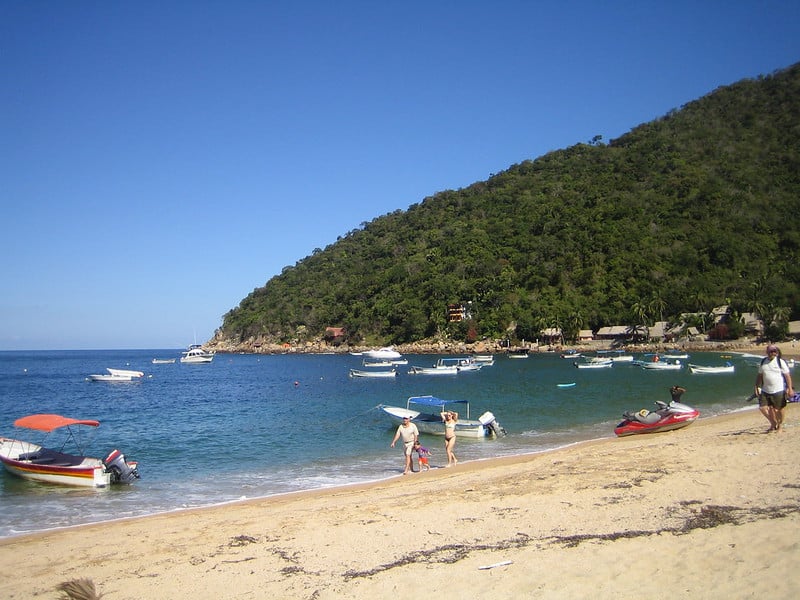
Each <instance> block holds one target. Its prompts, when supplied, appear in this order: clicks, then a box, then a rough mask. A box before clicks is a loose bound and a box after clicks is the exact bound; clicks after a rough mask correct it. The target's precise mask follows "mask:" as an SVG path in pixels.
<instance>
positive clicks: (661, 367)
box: [640, 360, 683, 371]
mask: <svg viewBox="0 0 800 600" xmlns="http://www.w3.org/2000/svg"><path fill="white" fill-rule="evenodd" d="M640 365H641V367H642V368H643V369H648V370H651V371H680V370H681V369H682V368H683V364H682V363H681V361H679V360H675V361H672V360H653V361H649V362H643V363H640Z"/></svg>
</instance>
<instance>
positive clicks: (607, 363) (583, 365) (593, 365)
mask: <svg viewBox="0 0 800 600" xmlns="http://www.w3.org/2000/svg"><path fill="white" fill-rule="evenodd" d="M572 364H574V365H575V367H577V368H578V369H610V368H611V367H613V366H614V361H613V360H611V359H610V358H609V359H607V360H592V361H588V362H578V361H575V362H574V363H572Z"/></svg>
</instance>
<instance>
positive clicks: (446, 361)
mask: <svg viewBox="0 0 800 600" xmlns="http://www.w3.org/2000/svg"><path fill="white" fill-rule="evenodd" d="M460 370H461V369H459V359H457V358H440V359H439V360H437V361H436V364H435V365H433V366H432V367H417V366H414V365H412V366H411V369H409V371H408V374H409V375H457V374H458V373H459V371H460Z"/></svg>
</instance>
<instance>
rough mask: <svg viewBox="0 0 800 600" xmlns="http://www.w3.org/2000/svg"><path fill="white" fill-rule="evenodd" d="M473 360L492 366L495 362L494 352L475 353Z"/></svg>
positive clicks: (485, 365)
mask: <svg viewBox="0 0 800 600" xmlns="http://www.w3.org/2000/svg"><path fill="white" fill-rule="evenodd" d="M472 360H473V361H474V362H476V363H478V364H480V365H483V366H484V367H490V366H492V365H493V364H494V354H473V355H472Z"/></svg>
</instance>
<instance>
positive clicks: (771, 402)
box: [758, 390, 786, 410]
mask: <svg viewBox="0 0 800 600" xmlns="http://www.w3.org/2000/svg"><path fill="white" fill-rule="evenodd" d="M758 405H759V406H772V407H773V408H777V409H779V410H780V409H781V408H785V407H786V391H785V390H784V391H782V392H776V393H774V394H767V393H766V392H761V395H760V396H759V397H758Z"/></svg>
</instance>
